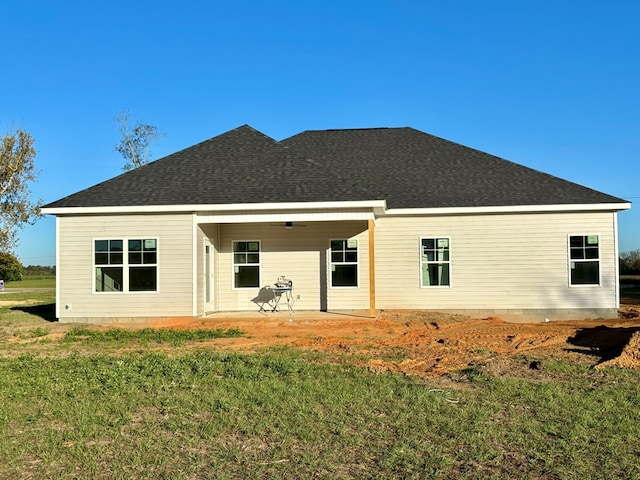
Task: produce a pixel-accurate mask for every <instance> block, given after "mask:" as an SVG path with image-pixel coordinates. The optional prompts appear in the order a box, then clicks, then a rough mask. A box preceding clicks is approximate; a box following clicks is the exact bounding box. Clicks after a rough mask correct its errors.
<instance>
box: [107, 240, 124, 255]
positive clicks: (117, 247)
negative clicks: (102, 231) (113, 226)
mask: <svg viewBox="0 0 640 480" xmlns="http://www.w3.org/2000/svg"><path fill="white" fill-rule="evenodd" d="M109 250H111V251H112V252H121V251H122V240H109Z"/></svg>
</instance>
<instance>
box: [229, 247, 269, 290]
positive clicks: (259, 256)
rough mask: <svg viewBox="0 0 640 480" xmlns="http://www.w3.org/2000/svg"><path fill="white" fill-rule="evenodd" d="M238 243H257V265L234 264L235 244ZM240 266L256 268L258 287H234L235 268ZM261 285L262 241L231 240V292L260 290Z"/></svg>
mask: <svg viewBox="0 0 640 480" xmlns="http://www.w3.org/2000/svg"><path fill="white" fill-rule="evenodd" d="M240 242H246V243H257V244H258V263H236V251H235V248H234V247H235V244H236V243H240ZM240 266H252V267H253V266H257V267H258V285H257V286H255V287H253V286H252V287H236V267H240ZM261 285H262V241H261V240H255V239H252V240H232V241H231V286H232V289H233V290H247V289H254V288H260V286H261Z"/></svg>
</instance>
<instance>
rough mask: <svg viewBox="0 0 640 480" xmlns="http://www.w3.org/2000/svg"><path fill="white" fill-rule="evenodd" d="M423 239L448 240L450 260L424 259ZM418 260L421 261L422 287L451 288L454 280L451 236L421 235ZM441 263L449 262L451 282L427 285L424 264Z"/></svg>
mask: <svg viewBox="0 0 640 480" xmlns="http://www.w3.org/2000/svg"><path fill="white" fill-rule="evenodd" d="M423 240H435V241H436V242H437V241H438V240H446V241H447V242H448V244H447V248H448V249H449V260H428V261H424V260H423V259H422V241H423ZM418 261H419V266H418V268H419V269H420V274H419V275H420V288H451V284H452V283H453V282H452V278H451V277H452V271H451V270H452V269H451V237H447V236H435V235H434V236H424V237H420V240H419V243H418ZM425 264H426V265H429V264H432V265H439V264H447V265H448V266H449V284H448V285H425V284H424V279H423V273H422V270H423V268H422V267H423V265H425Z"/></svg>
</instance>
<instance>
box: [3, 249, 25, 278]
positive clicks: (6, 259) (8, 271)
mask: <svg viewBox="0 0 640 480" xmlns="http://www.w3.org/2000/svg"><path fill="white" fill-rule="evenodd" d="M0 280H4V281H6V282H14V281H18V280H22V264H21V263H20V260H18V259H17V258H16V257H15V256H14V255H12V254H10V253H6V252H5V253H0Z"/></svg>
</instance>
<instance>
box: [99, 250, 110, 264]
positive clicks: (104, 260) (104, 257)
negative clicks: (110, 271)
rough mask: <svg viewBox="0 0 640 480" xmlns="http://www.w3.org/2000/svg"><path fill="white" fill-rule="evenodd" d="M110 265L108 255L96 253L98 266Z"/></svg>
mask: <svg viewBox="0 0 640 480" xmlns="http://www.w3.org/2000/svg"><path fill="white" fill-rule="evenodd" d="M108 263H109V254H108V253H96V265H107V264H108Z"/></svg>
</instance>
